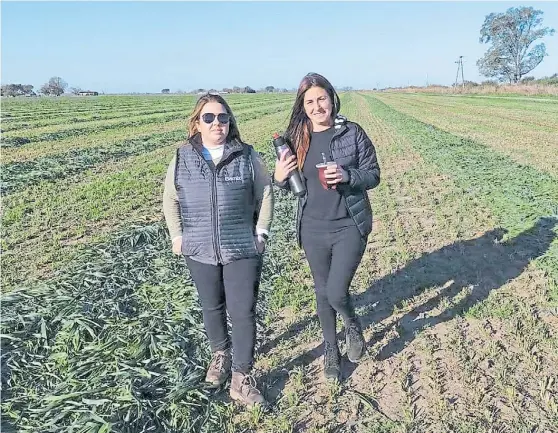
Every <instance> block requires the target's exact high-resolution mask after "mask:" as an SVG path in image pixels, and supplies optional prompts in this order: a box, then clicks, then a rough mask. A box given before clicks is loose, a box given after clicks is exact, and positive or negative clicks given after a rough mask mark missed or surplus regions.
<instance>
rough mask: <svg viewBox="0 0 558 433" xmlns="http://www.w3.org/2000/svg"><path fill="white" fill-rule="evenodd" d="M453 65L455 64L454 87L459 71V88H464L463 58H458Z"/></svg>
mask: <svg viewBox="0 0 558 433" xmlns="http://www.w3.org/2000/svg"><path fill="white" fill-rule="evenodd" d="M454 63H457V73H456V74H455V87H457V81H458V80H459V71H460V70H461V86H462V87H463V88H464V87H465V75H464V73H463V56H459V59H458V60H457V61H456V62H454Z"/></svg>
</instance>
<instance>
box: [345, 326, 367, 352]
mask: <svg viewBox="0 0 558 433" xmlns="http://www.w3.org/2000/svg"><path fill="white" fill-rule="evenodd" d="M345 342H346V343H347V358H349V361H351V362H357V361H358V360H359V359H360V358H361V357H362V355H363V354H364V337H363V336H362V329H361V328H360V323H359V322H358V320H357V319H353V320H351V321H349V322H348V323H346V325H345Z"/></svg>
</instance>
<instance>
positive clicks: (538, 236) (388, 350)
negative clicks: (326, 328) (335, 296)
mask: <svg viewBox="0 0 558 433" xmlns="http://www.w3.org/2000/svg"><path fill="white" fill-rule="evenodd" d="M557 222H558V220H556V219H555V218H541V219H539V221H538V222H537V223H536V224H535V225H534V226H533V227H532V228H530V229H528V230H525V231H524V232H521V233H520V234H518V235H517V236H516V237H514V238H511V239H509V240H508V241H506V242H501V240H502V236H503V235H504V234H505V233H506V230H505V229H494V230H491V231H488V232H486V233H485V234H484V235H482V236H481V237H478V238H475V239H470V240H466V241H459V242H455V243H454V244H451V245H448V246H446V247H443V248H441V249H439V250H436V251H433V252H431V253H426V254H424V255H422V256H421V257H419V258H418V259H415V260H412V261H410V262H409V263H408V264H407V265H406V266H405V267H403V268H402V269H400V270H398V271H396V272H394V273H393V274H390V275H387V276H385V277H384V278H382V279H380V280H378V281H376V282H374V284H372V286H371V287H369V288H368V289H367V290H366V291H365V292H364V293H361V294H358V295H357V296H355V297H353V302H354V305H355V307H356V308H357V309H358V310H359V311H364V312H363V313H362V314H361V316H360V320H361V323H362V327H363V329H366V328H368V327H369V326H371V325H373V324H374V323H379V322H382V321H383V320H384V319H386V318H388V317H390V316H391V315H392V311H393V306H394V305H396V304H400V303H401V302H402V301H405V300H410V299H412V298H413V297H415V296H417V295H419V294H421V293H423V292H425V291H426V290H428V289H432V288H438V292H439V293H438V294H437V295H436V296H434V297H432V298H430V299H428V300H427V301H426V302H425V303H423V304H421V305H418V306H416V307H415V308H414V309H413V310H412V311H410V312H408V313H407V314H405V315H404V316H403V317H402V318H401V319H400V320H398V321H397V322H396V323H395V324H394V325H393V326H394V327H397V329H398V332H399V336H398V337H397V338H395V339H393V340H391V341H390V342H389V343H388V344H387V345H386V346H385V347H383V348H382V349H381V351H380V353H379V354H378V355H377V358H376V359H378V360H384V359H387V358H389V357H391V356H393V355H395V354H397V353H399V352H400V351H401V350H403V348H404V347H405V346H406V345H407V344H408V343H409V342H410V341H412V340H413V339H414V336H415V333H417V332H418V331H420V330H421V329H423V328H425V327H433V326H435V325H437V324H439V323H442V322H445V321H448V320H451V319H452V318H454V317H455V316H457V315H460V314H462V313H463V312H464V311H466V310H467V309H469V308H471V307H472V306H474V305H475V304H477V303H479V302H481V301H483V300H484V299H486V298H487V297H488V295H489V294H490V292H491V291H492V290H495V289H498V288H500V287H501V286H503V285H505V284H506V283H507V282H508V281H510V280H512V279H514V278H516V277H518V276H519V275H521V273H522V272H523V271H524V270H525V268H526V267H527V265H528V264H529V263H530V262H531V261H532V260H534V259H536V258H537V257H540V256H542V255H543V254H545V252H546V251H547V250H548V248H549V246H550V244H551V243H552V241H553V239H554V237H555V236H556V234H555V233H554V231H553V229H554V227H555V226H556V224H557ZM380 253H381V252H380ZM464 288H469V289H470V291H469V292H468V294H467V295H466V296H464V297H462V298H460V299H459V300H457V299H456V300H453V302H451V303H450V307H449V308H447V309H446V310H444V311H442V312H441V313H440V314H439V315H436V316H432V317H426V316H427V315H428V313H429V312H430V311H431V310H432V309H433V308H436V307H437V306H439V303H440V301H441V300H442V299H443V298H446V299H448V300H450V301H451V300H452V299H453V298H454V297H456V295H458V294H460V293H461V291H462V290H463V289H464ZM374 305H376V307H373V306H374ZM312 320H314V318H313V317H312V318H308V319H305V320H304V321H300V322H298V323H295V324H293V325H292V327H291V328H290V329H289V330H287V331H286V332H285V333H283V334H281V335H280V336H278V337H277V338H276V339H275V340H273V341H270V342H268V343H266V344H264V345H263V346H262V347H261V349H260V353H265V352H267V351H269V350H271V349H272V348H273V347H275V346H276V345H277V344H278V342H279V341H281V340H284V339H288V338H295V335H296V334H297V333H299V332H300V330H301V329H303V328H304V327H305V326H307V325H308V324H309V323H310V322H311V321H312ZM385 332H386V331H383V332H382V334H385ZM343 336H344V332H343V331H341V332H340V333H339V334H338V337H339V338H343ZM382 336H383V335H375V336H374V337H373V338H372V339H371V341H369V342H368V346H371V345H373V344H374V342H375V341H378V340H379V339H381V338H382ZM322 353H323V344H320V345H319V346H318V347H316V348H314V349H312V350H310V351H309V352H306V353H304V354H302V355H300V356H298V357H296V358H294V359H292V360H290V361H289V362H287V363H286V364H285V365H283V366H281V368H277V369H275V370H272V371H270V372H269V373H267V374H265V376H264V377H263V378H262V380H263V381H265V382H266V383H267V384H268V386H269V387H270V389H269V391H268V398H269V399H270V400H272V399H274V398H276V397H277V396H278V395H279V394H280V392H281V390H282V389H283V387H284V384H285V382H286V381H287V379H288V372H289V371H290V370H291V369H292V368H293V367H296V366H300V365H305V364H308V363H310V362H312V361H314V360H315V359H317V358H319V357H320V356H321V355H322ZM344 363H345V367H344V371H343V378H344V379H346V378H347V377H349V376H350V375H351V374H352V371H353V370H354V366H352V365H347V364H348V361H347V359H346V358H344Z"/></svg>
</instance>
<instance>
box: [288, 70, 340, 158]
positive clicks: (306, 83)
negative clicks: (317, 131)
mask: <svg viewBox="0 0 558 433" xmlns="http://www.w3.org/2000/svg"><path fill="white" fill-rule="evenodd" d="M312 87H321V88H322V89H324V90H325V91H326V92H327V94H328V95H329V98H330V99H331V103H332V105H333V110H332V111H331V119H332V120H333V119H335V116H337V114H338V113H339V110H341V101H340V100H339V95H338V94H337V92H336V91H335V89H334V88H333V86H332V85H331V83H330V82H329V81H328V79H327V78H325V77H324V76H323V75H320V74H317V73H315V72H310V73H308V74H306V75H305V76H304V78H303V79H302V81H301V82H300V84H299V86H298V91H297V93H296V99H295V103H294V105H293V110H292V112H291V119H290V120H289V126H288V127H287V130H286V131H285V138H286V139H287V140H288V141H289V142H290V143H291V145H292V146H293V147H294V150H295V152H296V158H297V163H298V167H299V168H300V169H302V166H303V165H304V160H305V159H306V154H307V153H308V148H309V147H310V134H311V133H312V122H311V120H310V119H309V118H308V116H307V115H306V112H305V111H304V94H305V93H306V91H307V90H308V89H310V88H312Z"/></svg>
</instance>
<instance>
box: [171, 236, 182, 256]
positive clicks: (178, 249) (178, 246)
mask: <svg viewBox="0 0 558 433" xmlns="http://www.w3.org/2000/svg"><path fill="white" fill-rule="evenodd" d="M172 252H173V253H174V254H177V255H179V254H181V253H182V236H177V237H175V238H174V239H173V240H172Z"/></svg>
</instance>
